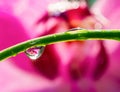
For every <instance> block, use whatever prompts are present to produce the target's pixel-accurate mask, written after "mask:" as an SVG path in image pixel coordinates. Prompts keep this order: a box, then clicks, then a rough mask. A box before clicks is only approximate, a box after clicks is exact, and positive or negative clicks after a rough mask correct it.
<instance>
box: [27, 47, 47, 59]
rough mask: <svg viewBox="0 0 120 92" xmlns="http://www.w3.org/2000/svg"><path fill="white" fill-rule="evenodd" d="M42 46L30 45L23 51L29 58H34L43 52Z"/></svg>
mask: <svg viewBox="0 0 120 92" xmlns="http://www.w3.org/2000/svg"><path fill="white" fill-rule="evenodd" d="M44 48H45V47H44V46H39V47H32V48H29V49H27V50H26V51H25V53H26V55H27V56H28V57H29V58H30V59H32V60H36V59H38V58H39V57H40V56H41V55H42V54H43V52H44Z"/></svg>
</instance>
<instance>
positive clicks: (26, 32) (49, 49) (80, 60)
mask: <svg viewBox="0 0 120 92" xmlns="http://www.w3.org/2000/svg"><path fill="white" fill-rule="evenodd" d="M48 1H49V0H45V2H46V3H48ZM1 2H3V3H4V4H3V5H5V6H8V5H9V8H7V9H6V8H4V7H3V6H1V9H2V10H3V11H1V12H0V30H1V32H0V37H1V39H0V50H2V49H4V48H7V47H8V46H12V45H14V44H16V43H19V42H22V41H25V40H28V39H31V38H33V37H38V36H42V35H47V34H52V33H57V32H62V31H66V30H68V29H69V28H74V27H78V26H79V27H83V28H90V29H94V28H96V27H97V25H98V24H99V25H100V23H99V22H98V21H97V20H96V19H95V18H94V16H93V15H92V14H91V12H90V11H89V10H88V8H87V6H86V5H84V6H80V7H78V8H76V9H74V8H73V9H70V10H66V11H64V12H60V13H59V15H55V14H54V13H53V15H51V16H50V15H49V12H47V13H45V15H44V17H40V16H41V15H43V10H42V9H45V8H46V7H45V6H44V4H41V2H42V1H37V0H36V1H34V0H21V1H19V0H18V1H17V0H15V2H11V4H8V5H6V4H7V3H5V2H4V1H1ZM51 2H52V1H51ZM21 5H23V6H22V7H21ZM40 5H42V6H41V7H44V8H41V7H39V6H40ZM14 7H16V8H14ZM31 7H32V8H31ZM39 9H40V10H39ZM6 12H7V13H6ZM10 12H11V13H10ZM79 12H81V13H80V14H79ZM39 17H40V18H39ZM108 43H109V42H108V41H106V42H102V41H85V42H78V41H75V42H67V43H59V44H54V45H49V46H46V48H45V51H44V53H43V55H42V56H41V57H40V58H39V59H37V60H34V61H33V60H30V59H29V58H28V57H27V56H26V55H25V53H21V54H19V55H17V56H16V57H12V58H10V59H9V60H7V61H4V62H1V64H0V65H1V67H0V72H1V73H0V76H1V79H0V88H1V91H2V92H6V91H7V92H63V91H65V92H80V91H81V92H95V91H97V92H101V91H102V92H110V91H111V92H112V91H113V90H114V91H115V89H116V90H117V88H116V87H114V86H113V87H111V90H109V88H107V87H110V86H112V84H111V85H110V83H114V81H113V78H114V74H113V72H111V71H112V70H108V65H109V62H113V60H114V59H115V57H117V55H118V53H117V54H116V55H113V54H111V52H110V51H111V50H113V51H114V48H112V47H111V46H110V45H106V44H108ZM115 43H116V42H115ZM109 44H110V43H109ZM104 45H105V46H104ZM115 46H116V45H115ZM111 48H112V49H111ZM109 49H110V50H109ZM108 55H109V56H108ZM117 58H119V57H117ZM117 60H118V59H117ZM113 64H114V63H113ZM110 65H111V64H110ZM109 67H110V66H109ZM109 69H114V68H113V67H112V68H109ZM106 70H107V73H106ZM112 74H113V75H112ZM108 76H110V77H109V78H108ZM111 79H112V80H111ZM115 79H117V78H114V80H115ZM104 82H106V83H104ZM115 84H116V83H115ZM116 85H117V84H116ZM102 86H105V87H104V88H102ZM118 90H119V88H118Z"/></svg>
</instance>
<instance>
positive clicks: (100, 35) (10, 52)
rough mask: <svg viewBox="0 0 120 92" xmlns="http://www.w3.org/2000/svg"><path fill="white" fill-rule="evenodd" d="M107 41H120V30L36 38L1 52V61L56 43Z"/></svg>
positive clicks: (89, 31) (87, 31) (71, 32)
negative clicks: (31, 49)
mask: <svg viewBox="0 0 120 92" xmlns="http://www.w3.org/2000/svg"><path fill="white" fill-rule="evenodd" d="M105 39H111V40H118V41H120V30H86V29H82V30H76V31H67V32H63V33H56V34H51V35H46V36H42V37H39V38H34V39H31V40H28V41H25V42H22V43H19V44H16V45H14V46H12V47H9V48H7V49H4V50H2V51H0V61H2V60H4V59H6V58H9V57H11V56H15V55H17V54H18V53H20V52H23V51H25V50H26V49H28V48H30V47H34V46H45V45H48V44H54V43H56V42H67V41H75V40H105Z"/></svg>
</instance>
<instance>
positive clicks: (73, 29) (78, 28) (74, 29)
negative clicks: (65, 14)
mask: <svg viewBox="0 0 120 92" xmlns="http://www.w3.org/2000/svg"><path fill="white" fill-rule="evenodd" d="M83 29H84V28H80V27H77V28H72V29H70V30H69V31H77V30H83Z"/></svg>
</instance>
